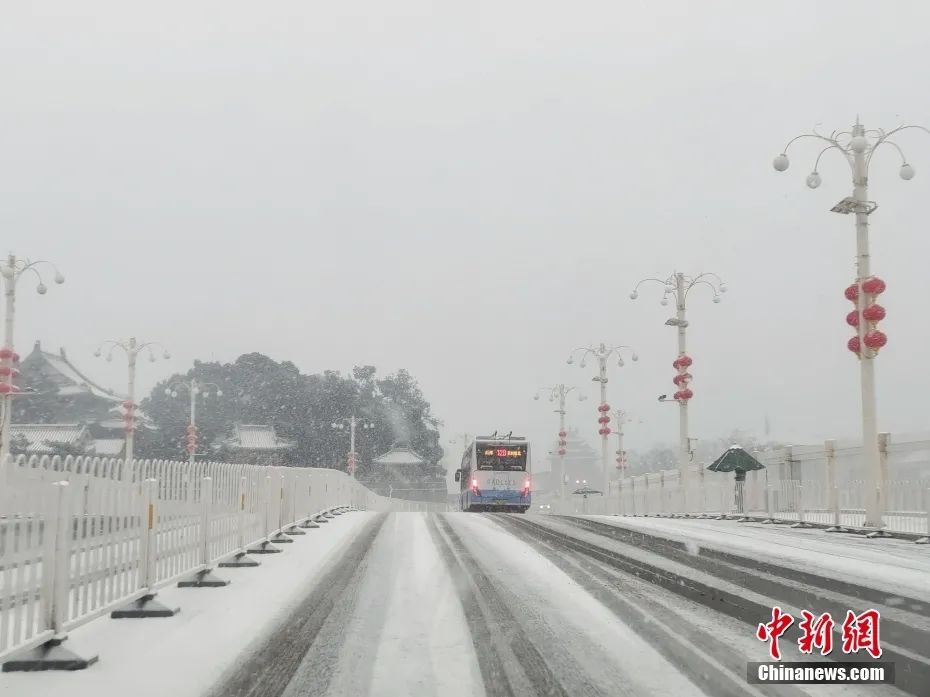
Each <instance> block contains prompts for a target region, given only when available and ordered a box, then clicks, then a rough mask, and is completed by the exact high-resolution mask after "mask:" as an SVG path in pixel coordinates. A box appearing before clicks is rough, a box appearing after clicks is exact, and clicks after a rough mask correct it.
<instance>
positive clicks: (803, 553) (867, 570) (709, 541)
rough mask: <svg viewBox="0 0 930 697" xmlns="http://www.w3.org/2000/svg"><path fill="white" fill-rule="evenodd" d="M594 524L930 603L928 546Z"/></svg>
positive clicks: (691, 523)
mask: <svg viewBox="0 0 930 697" xmlns="http://www.w3.org/2000/svg"><path fill="white" fill-rule="evenodd" d="M590 517H591V518H592V519H594V520H598V521H600V522H604V523H611V524H613V525H619V526H621V527H625V528H630V529H636V530H641V531H642V532H644V533H647V534H650V533H651V534H654V535H659V536H660V537H668V538H670V539H674V540H681V541H683V542H691V543H694V545H695V548H694V550H695V551H696V550H697V548H698V547H707V548H709V549H718V550H723V551H731V552H734V553H735V554H740V555H743V556H748V557H751V558H753V559H758V560H760V561H770V562H774V563H778V564H781V565H783V566H789V567H791V568H795V569H798V570H800V571H807V572H811V573H817V574H821V575H826V576H832V577H834V578H837V579H840V580H844V581H849V582H851V583H858V584H862V585H866V586H870V587H872V588H876V589H878V590H883V591H887V592H889V593H892V594H894V593H905V594H907V595H910V596H912V597H915V598H918V599H920V600H930V584H928V582H927V577H928V575H930V555H928V554H927V547H924V546H921V545H915V544H914V543H913V542H908V541H905V540H895V539H888V538H880V539H866V538H865V537H863V536H861V535H850V534H845V533H831V532H825V531H823V530H820V529H816V528H812V529H801V528H790V527H785V526H780V525H764V524H762V523H737V522H735V521H727V520H702V519H669V518H633V517H628V518H623V517H616V516H590Z"/></svg>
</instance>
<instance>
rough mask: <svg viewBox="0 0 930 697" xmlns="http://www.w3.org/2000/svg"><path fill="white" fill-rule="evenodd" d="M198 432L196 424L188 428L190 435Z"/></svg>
mask: <svg viewBox="0 0 930 697" xmlns="http://www.w3.org/2000/svg"><path fill="white" fill-rule="evenodd" d="M196 431H197V427H196V426H194V424H191V425H190V426H188V427H187V432H188V433H194V432H196Z"/></svg>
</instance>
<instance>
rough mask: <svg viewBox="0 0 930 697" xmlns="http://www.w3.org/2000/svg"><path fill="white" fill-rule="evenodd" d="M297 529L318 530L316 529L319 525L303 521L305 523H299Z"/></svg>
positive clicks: (310, 521)
mask: <svg viewBox="0 0 930 697" xmlns="http://www.w3.org/2000/svg"><path fill="white" fill-rule="evenodd" d="M298 527H301V528H307V529H313V528H318V527H320V526H319V524H317V523H314V522H313V521H312V520H305V521H304V522H303V523H301V524H300V525H299V526H298Z"/></svg>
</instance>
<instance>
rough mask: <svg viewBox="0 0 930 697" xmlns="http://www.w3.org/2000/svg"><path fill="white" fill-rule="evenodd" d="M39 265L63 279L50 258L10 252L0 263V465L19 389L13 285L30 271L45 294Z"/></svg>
mask: <svg viewBox="0 0 930 697" xmlns="http://www.w3.org/2000/svg"><path fill="white" fill-rule="evenodd" d="M43 265H48V266H51V267H52V269H54V271H55V276H54V280H55V283H58V284H61V283H64V282H65V277H64V276H62V275H61V272H60V271H59V270H58V267H56V266H55V265H54V264H53V263H51V262H50V261H43V260H41V259H40V260H38V261H29V260H28V259H17V258H16V257H15V256H14V255H13V254H10V255H9V256H8V257H7V258H6V261H5V262H4V263H2V264H0V278H2V279H3V293H4V295H5V296H6V314H5V316H4V323H3V347H2V348H0V397H2V401H0V409H2V415H0V431H2V433H0V466H2V462H3V461H4V460H5V459H6V456H7V455H9V454H10V424H11V423H12V422H13V395H14V394H16V393H17V392H19V388H18V387H16V386H15V385H13V378H14V377H16V376H17V375H18V374H19V371H18V370H17V369H16V365H17V364H18V363H19V355H18V354H17V353H16V351H15V350H14V349H13V326H14V319H15V316H16V284H17V283H19V279H20V278H22V276H23V274H25V273H27V272H28V273H32V274H34V275H35V277H36V280H37V281H38V283H37V285H36V292H37V293H38V294H39V295H45V294H46V293H47V292H48V286H46V285H45V282H44V281H43V280H42V274H40V273H39V268H40V267H42V266H43Z"/></svg>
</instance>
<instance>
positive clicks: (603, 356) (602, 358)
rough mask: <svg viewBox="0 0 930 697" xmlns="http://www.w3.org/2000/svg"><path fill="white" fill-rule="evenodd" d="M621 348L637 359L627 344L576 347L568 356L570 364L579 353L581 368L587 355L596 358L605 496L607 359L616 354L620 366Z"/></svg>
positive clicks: (607, 467) (607, 476) (607, 472)
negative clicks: (599, 390)
mask: <svg viewBox="0 0 930 697" xmlns="http://www.w3.org/2000/svg"><path fill="white" fill-rule="evenodd" d="M623 350H628V351H630V353H631V356H630V357H631V358H632V359H633V361H634V362H635V361H638V360H639V356H637V355H636V353H635V352H634V351H633V349H631V348H630V347H629V346H607V345H606V344H603V343H602V344H599V345H598V346H588V347H582V348H576V349H575V350H573V351H572V352H571V354H570V355H569V357H568V363H569V364H571V363H574V356H575V354H576V353H581V363H580V364H579V365H580V367H582V368H584V367H585V365H586V362H585V359H586V358H587V357H588V355H591V356H594V358H595V359H597V365H598V374H597V376H596V377H594V378H592V381H593V382H599V383H600V384H601V403H600V404H599V405H598V407H597V410H598V412H600V416H599V417H598V419H597V422H598V424H600V428H599V429H598V431H597V432H598V434H599V435H600V436H601V464H602V467H603V470H604V471H603V477H604V480H603V484H604V496H607V494H608V492H609V491H610V465H609V463H608V458H607V436H609V435H610V426H608V425H607V424H609V423H610V417H609V416H608V415H607V412H608V411H610V405H609V404H608V403H607V361H609V360H610V357H611V356H613V355H616V356H617V365H618V366H619V367H621V368H622V367H623V365H624V363H623V356H622V355H621V352H622V351H623Z"/></svg>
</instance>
